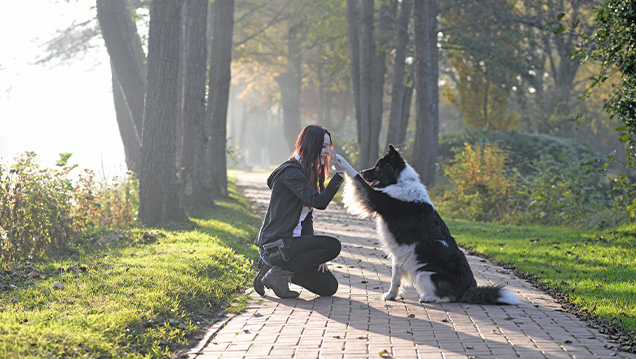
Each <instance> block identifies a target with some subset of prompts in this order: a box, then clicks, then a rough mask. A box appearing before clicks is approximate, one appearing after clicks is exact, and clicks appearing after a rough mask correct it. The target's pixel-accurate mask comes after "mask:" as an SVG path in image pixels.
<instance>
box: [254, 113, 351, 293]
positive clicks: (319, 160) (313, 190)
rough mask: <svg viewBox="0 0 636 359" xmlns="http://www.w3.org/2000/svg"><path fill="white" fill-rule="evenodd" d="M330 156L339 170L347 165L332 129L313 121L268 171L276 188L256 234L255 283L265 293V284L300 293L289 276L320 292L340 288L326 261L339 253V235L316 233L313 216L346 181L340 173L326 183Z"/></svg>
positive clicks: (271, 183)
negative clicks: (258, 258)
mask: <svg viewBox="0 0 636 359" xmlns="http://www.w3.org/2000/svg"><path fill="white" fill-rule="evenodd" d="M330 158H332V159H334V167H335V168H336V171H338V172H341V171H342V170H344V168H343V165H341V164H340V163H339V162H338V161H336V160H335V158H336V153H335V151H334V149H333V144H332V141H331V134H330V133H329V131H327V129H326V128H324V127H322V126H317V125H309V126H307V127H305V128H304V129H303V131H302V132H301V133H300V135H299V136H298V139H297V140H296V148H295V152H294V153H293V154H292V156H291V157H290V158H289V160H287V161H286V162H284V163H283V164H281V165H280V166H279V167H278V168H276V169H275V170H274V171H273V172H272V174H271V175H270V176H269V178H268V180H267V185H268V187H269V188H270V189H271V190H272V193H271V198H270V202H269V207H268V208H267V213H266V215H265V219H264V220H263V224H262V226H261V229H260V231H259V233H258V237H257V239H256V244H257V245H258V247H259V252H260V254H261V262H260V266H259V272H258V274H257V275H256V278H254V283H253V285H254V290H255V291H256V292H257V293H258V294H260V295H261V296H263V295H265V287H267V288H270V289H272V290H273V291H274V293H275V294H276V295H277V296H278V297H280V298H295V297H297V296H298V295H299V293H298V292H296V291H291V290H290V289H289V283H290V282H291V283H294V284H297V285H299V286H301V287H303V288H306V289H307V290H309V291H311V292H313V293H315V294H318V295H321V296H331V295H333V294H335V293H336V291H337V290H338V281H337V280H336V277H335V276H334V275H333V273H331V272H330V271H329V269H328V267H327V262H328V261H330V260H332V259H334V258H335V257H337V256H338V254H339V253H340V249H341V245H340V241H339V240H337V239H336V238H333V237H329V236H323V235H315V234H314V227H313V220H312V218H313V216H312V213H313V210H314V209H319V210H322V209H325V208H326V207H327V205H328V204H329V203H330V202H331V200H332V199H333V197H334V195H335V194H336V192H337V191H338V189H339V188H340V185H341V184H342V181H343V177H342V175H341V174H340V173H336V174H335V175H334V176H333V177H332V178H331V181H329V184H328V185H327V186H326V187H325V177H327V176H328V175H329V159H330Z"/></svg>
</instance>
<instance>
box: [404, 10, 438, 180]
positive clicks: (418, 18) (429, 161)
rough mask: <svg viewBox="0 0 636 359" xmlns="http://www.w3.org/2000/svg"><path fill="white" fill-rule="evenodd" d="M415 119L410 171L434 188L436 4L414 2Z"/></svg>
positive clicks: (435, 152)
mask: <svg viewBox="0 0 636 359" xmlns="http://www.w3.org/2000/svg"><path fill="white" fill-rule="evenodd" d="M414 24H415V86H416V90H417V91H416V94H415V95H416V116H417V128H416V130H415V144H414V146H413V158H412V159H411V163H412V165H413V168H414V169H415V170H416V171H417V172H418V173H419V174H420V176H421V178H422V181H423V182H424V184H425V185H427V186H433V185H434V184H435V166H436V159H437V144H438V141H439V110H438V99H439V87H438V77H439V74H438V68H439V64H438V50H437V0H421V1H419V0H418V1H415V6H414Z"/></svg>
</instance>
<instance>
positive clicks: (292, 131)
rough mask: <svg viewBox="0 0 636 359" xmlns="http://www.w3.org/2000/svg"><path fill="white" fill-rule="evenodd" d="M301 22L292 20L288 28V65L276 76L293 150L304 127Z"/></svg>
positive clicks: (286, 136) (286, 134) (290, 144)
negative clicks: (301, 96) (302, 112)
mask: <svg viewBox="0 0 636 359" xmlns="http://www.w3.org/2000/svg"><path fill="white" fill-rule="evenodd" d="M301 30H302V27H301V24H300V23H296V22H291V23H290V25H289V29H288V30H287V53H286V55H287V65H286V69H285V72H283V73H282V74H280V75H278V76H277V77H276V83H277V84H278V88H279V90H280V96H281V99H280V100H281V105H282V108H283V132H284V134H285V138H286V139H287V144H288V146H289V149H290V150H291V151H293V150H294V147H295V144H296V138H297V137H298V134H299V133H300V130H301V129H302V126H301V124H300V94H301V91H302V56H301V54H302V52H301V43H302V41H303V35H302V32H301Z"/></svg>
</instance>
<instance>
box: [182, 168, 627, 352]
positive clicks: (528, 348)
mask: <svg viewBox="0 0 636 359" xmlns="http://www.w3.org/2000/svg"><path fill="white" fill-rule="evenodd" d="M268 175H269V174H267V173H250V174H241V175H239V176H238V184H239V187H240V188H241V189H242V191H243V192H244V194H245V195H246V196H247V197H249V198H251V200H252V201H253V202H254V203H255V207H254V208H255V209H260V210H261V211H262V210H264V209H266V208H267V203H268V201H269V195H270V192H269V190H268V189H267V187H266V186H265V183H266V179H267V176H268ZM261 215H263V213H261ZM314 226H315V230H316V233H317V234H326V235H330V236H333V237H336V238H338V239H339V240H340V241H341V242H342V252H341V254H340V256H339V257H338V258H336V259H334V260H333V261H332V263H330V270H331V271H332V272H333V273H334V274H335V276H336V278H337V279H338V282H339V288H338V291H337V293H336V294H335V295H334V296H333V297H330V298H321V297H317V296H315V295H314V294H312V293H310V292H308V291H306V290H302V288H300V287H298V286H292V287H293V289H294V290H298V291H300V296H299V297H298V298H296V299H279V298H277V297H276V296H275V295H274V294H273V293H272V292H271V291H269V290H268V291H267V292H266V297H265V298H261V297H260V296H259V295H258V294H256V293H254V292H251V293H250V294H249V295H250V301H249V303H248V309H247V310H246V311H245V312H244V313H241V314H240V315H235V316H233V317H232V316H230V317H228V318H225V319H223V320H221V321H220V322H218V323H215V324H214V325H213V326H212V327H211V328H210V329H209V332H208V333H207V334H206V336H205V339H204V340H202V342H201V343H199V344H198V345H197V346H196V347H194V348H192V350H191V352H190V357H191V358H198V359H210V358H300V359H306V358H346V359H349V358H351V359H362V358H365V359H366V358H369V359H370V358H379V357H380V356H379V353H380V352H383V351H384V350H386V351H387V352H388V353H389V354H390V355H391V357H394V358H400V359H403V358H419V359H443V358H445V359H451V358H464V359H466V358H479V359H486V358H487V359H493V358H503V359H508V358H523V359H534V358H537V359H539V358H541V359H545V358H550V359H552V358H568V359H573V358H576V359H580V358H604V359H609V358H626V359H636V355H634V354H628V353H624V352H616V351H615V350H613V349H607V348H608V347H611V346H612V345H611V343H609V341H608V339H607V338H606V337H605V336H604V335H602V334H600V333H599V332H598V331H596V330H594V329H591V328H588V327H587V324H586V322H584V321H581V320H579V319H577V318H576V317H575V316H573V315H570V314H568V313H565V312H562V311H560V310H561V306H560V304H558V303H557V302H556V300H555V299H554V298H552V297H551V296H550V295H549V294H547V293H544V292H541V291H539V290H538V289H536V288H534V287H533V286H532V285H531V284H530V283H528V282H526V281H524V280H522V279H519V278H517V277H514V275H513V274H512V272H511V271H509V270H505V269H503V268H501V267H497V266H495V265H493V264H492V263H490V262H489V261H487V260H484V259H482V258H479V257H475V256H470V255H467V258H468V261H469V263H470V265H471V268H472V270H473V273H474V274H475V278H476V280H477V282H478V283H479V284H505V285H507V286H508V288H509V289H511V290H513V291H514V292H515V293H516V294H517V296H518V297H519V298H520V299H521V304H519V305H516V306H496V305H476V304H465V303H441V304H435V303H425V304H421V303H419V301H418V296H417V293H416V292H415V290H414V289H413V288H406V289H405V290H404V293H403V294H404V297H403V298H398V299H397V300H396V301H390V302H385V301H384V300H383V299H382V294H383V293H384V292H385V291H387V290H388V287H389V283H390V278H391V262H390V260H389V259H388V258H387V257H386V256H385V254H384V253H383V252H382V250H381V248H380V244H379V241H378V240H377V236H376V233H375V223H374V222H373V220H370V219H360V218H357V217H354V216H351V215H349V214H347V213H346V211H345V209H344V208H343V207H342V205H339V204H336V203H332V204H330V205H329V207H328V208H327V209H326V210H325V211H318V210H316V211H315V213H314ZM450 230H451V232H452V231H453V228H450ZM248 292H249V291H248Z"/></svg>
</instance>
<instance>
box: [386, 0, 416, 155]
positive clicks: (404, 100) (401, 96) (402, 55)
mask: <svg viewBox="0 0 636 359" xmlns="http://www.w3.org/2000/svg"><path fill="white" fill-rule="evenodd" d="M412 11H413V0H402V2H401V5H400V17H399V20H398V24H397V33H396V36H395V60H394V62H395V64H394V66H393V85H392V90H391V112H390V114H389V129H388V133H387V140H386V142H387V146H388V145H389V144H393V145H394V146H396V147H400V146H402V145H404V140H405V137H406V127H407V126H408V116H406V113H410V112H409V108H410V104H411V101H410V95H411V94H412V93H413V91H412V89H413V86H412V85H410V86H409V87H408V88H407V84H406V83H405V81H406V80H407V79H406V78H405V73H406V71H405V69H406V54H407V46H408V41H409V31H408V30H409V22H410V19H411V13H412ZM409 82H410V81H409Z"/></svg>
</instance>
